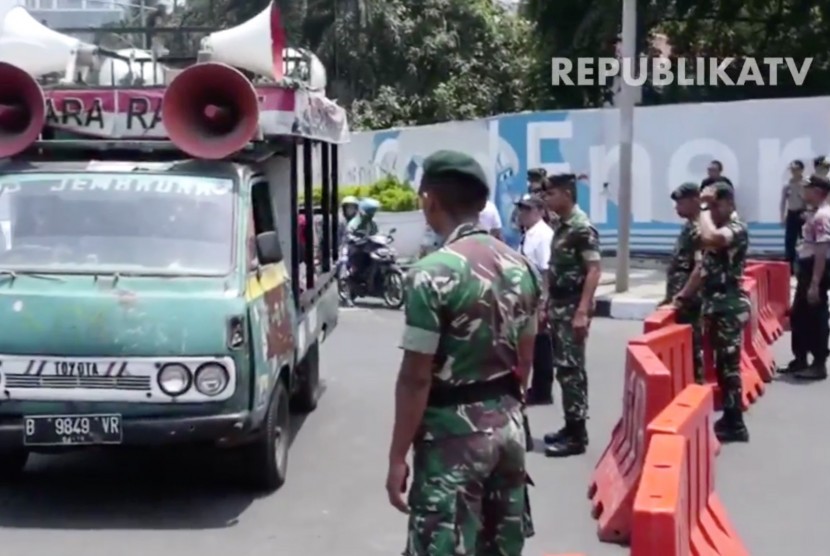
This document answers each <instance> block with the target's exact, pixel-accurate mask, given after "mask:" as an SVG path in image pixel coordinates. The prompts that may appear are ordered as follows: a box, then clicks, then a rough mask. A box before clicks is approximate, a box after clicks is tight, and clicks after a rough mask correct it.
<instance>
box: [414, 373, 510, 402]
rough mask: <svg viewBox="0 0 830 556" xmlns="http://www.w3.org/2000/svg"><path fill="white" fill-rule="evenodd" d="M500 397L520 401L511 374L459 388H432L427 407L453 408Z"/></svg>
mask: <svg viewBox="0 0 830 556" xmlns="http://www.w3.org/2000/svg"><path fill="white" fill-rule="evenodd" d="M502 396H511V397H513V398H515V399H516V400H518V401H522V393H521V386H520V385H519V380H518V379H517V378H516V376H515V375H514V374H512V373H511V374H508V375H504V376H502V377H499V378H495V379H493V380H488V381H485V382H474V383H472V384H463V385H460V386H440V385H439V386H433V387H432V389H431V390H430V391H429V398H428V399H427V406H429V407H453V406H456V405H464V404H469V403H479V402H486V401H490V400H498V399H500V398H501V397H502Z"/></svg>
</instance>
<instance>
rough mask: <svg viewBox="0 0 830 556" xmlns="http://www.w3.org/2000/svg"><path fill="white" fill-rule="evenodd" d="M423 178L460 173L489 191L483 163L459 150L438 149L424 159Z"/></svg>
mask: <svg viewBox="0 0 830 556" xmlns="http://www.w3.org/2000/svg"><path fill="white" fill-rule="evenodd" d="M423 170H424V173H423V177H422V178H421V179H423V180H429V179H431V178H436V177H442V176H444V175H446V174H459V175H462V176H466V177H468V178H471V179H473V180H474V181H476V182H478V183H480V184H481V185H482V186H484V188H485V189H487V190H488V191H489V189H490V187H489V186H488V185H487V176H485V175H484V169H483V168H482V167H481V164H479V163H478V162H476V160H475V159H474V158H473V157H471V156H470V155H467V154H464V153H462V152H459V151H450V150H444V151H436V152H434V153H432V154H431V155H429V156H428V157H426V159H424V164H423Z"/></svg>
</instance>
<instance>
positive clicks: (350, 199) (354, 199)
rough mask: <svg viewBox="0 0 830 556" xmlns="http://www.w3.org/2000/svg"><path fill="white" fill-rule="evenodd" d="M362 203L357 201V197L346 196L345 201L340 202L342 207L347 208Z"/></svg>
mask: <svg viewBox="0 0 830 556" xmlns="http://www.w3.org/2000/svg"><path fill="white" fill-rule="evenodd" d="M358 204H360V202H359V201H358V200H357V197H355V196H353V195H346V196H345V197H343V200H342V201H340V206H341V207H345V206H346V205H358Z"/></svg>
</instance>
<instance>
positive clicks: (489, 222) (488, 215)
mask: <svg viewBox="0 0 830 556" xmlns="http://www.w3.org/2000/svg"><path fill="white" fill-rule="evenodd" d="M478 225H479V227H480V228H481V229H482V230H485V231H487V232H489V233H490V235H491V236H493V237H495V238H498V239H502V234H501V215H500V214H499V209H497V208H496V205H495V204H494V203H493V201H487V204H486V205H484V210H482V211H481V212H480V213H479V214H478Z"/></svg>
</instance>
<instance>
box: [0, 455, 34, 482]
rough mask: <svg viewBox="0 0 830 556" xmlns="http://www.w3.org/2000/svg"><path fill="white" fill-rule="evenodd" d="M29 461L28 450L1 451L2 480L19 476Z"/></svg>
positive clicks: (0, 474) (0, 473)
mask: <svg viewBox="0 0 830 556" xmlns="http://www.w3.org/2000/svg"><path fill="white" fill-rule="evenodd" d="M28 461H29V452H28V451H26V450H12V451H10V452H0V481H9V480H10V479H16V478H17V477H19V476H20V475H21V474H22V473H23V469H24V468H25V467H26V462H28Z"/></svg>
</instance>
